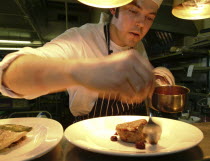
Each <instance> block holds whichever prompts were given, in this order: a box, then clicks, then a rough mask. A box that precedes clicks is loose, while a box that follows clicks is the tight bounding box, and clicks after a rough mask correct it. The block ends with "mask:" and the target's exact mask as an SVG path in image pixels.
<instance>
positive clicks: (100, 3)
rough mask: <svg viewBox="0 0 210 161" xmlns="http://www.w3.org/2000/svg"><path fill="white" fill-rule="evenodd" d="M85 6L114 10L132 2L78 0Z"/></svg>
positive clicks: (129, 0) (119, 0)
mask: <svg viewBox="0 0 210 161" xmlns="http://www.w3.org/2000/svg"><path fill="white" fill-rule="evenodd" d="M78 1H80V2H82V3H84V4H86V5H89V6H93V7H98V8H115V7H120V6H123V5H126V4H128V3H130V2H132V1H133V0H78Z"/></svg>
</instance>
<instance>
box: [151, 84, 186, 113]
mask: <svg viewBox="0 0 210 161" xmlns="http://www.w3.org/2000/svg"><path fill="white" fill-rule="evenodd" d="M189 92H190V90H189V89H188V88H186V87H184V86H179V85H172V86H158V87H156V88H155V90H154V93H153V96H152V100H151V103H152V105H151V108H153V109H154V110H156V111H161V112H166V113H178V112H182V111H183V110H184V109H185V105H186V102H187V95H188V93H189Z"/></svg>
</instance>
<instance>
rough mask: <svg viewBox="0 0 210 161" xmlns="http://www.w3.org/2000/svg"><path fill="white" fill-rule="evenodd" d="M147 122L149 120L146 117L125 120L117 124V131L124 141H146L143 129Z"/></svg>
mask: <svg viewBox="0 0 210 161" xmlns="http://www.w3.org/2000/svg"><path fill="white" fill-rule="evenodd" d="M146 124H147V120H145V119H140V120H135V121H131V122H125V123H122V124H118V125H117V126H116V131H117V134H118V135H119V137H120V139H121V140H122V141H125V142H131V143H136V142H144V141H145V135H144V134H143V132H142V130H143V128H144V125H146Z"/></svg>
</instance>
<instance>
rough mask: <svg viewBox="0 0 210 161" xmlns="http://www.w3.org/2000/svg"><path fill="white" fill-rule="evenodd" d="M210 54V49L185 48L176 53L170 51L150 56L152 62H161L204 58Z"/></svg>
mask: <svg viewBox="0 0 210 161" xmlns="http://www.w3.org/2000/svg"><path fill="white" fill-rule="evenodd" d="M206 56H210V50H206V49H205V50H204V49H183V50H182V51H178V52H176V53H168V54H167V55H164V56H159V57H154V58H150V62H151V63H152V64H160V63H164V62H169V61H176V60H183V59H187V60H189V59H194V58H203V57H206Z"/></svg>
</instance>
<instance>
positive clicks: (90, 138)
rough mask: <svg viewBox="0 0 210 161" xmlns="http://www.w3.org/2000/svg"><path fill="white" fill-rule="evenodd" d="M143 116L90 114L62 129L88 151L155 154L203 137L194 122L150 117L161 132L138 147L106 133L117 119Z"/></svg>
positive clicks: (185, 146)
mask: <svg viewBox="0 0 210 161" xmlns="http://www.w3.org/2000/svg"><path fill="white" fill-rule="evenodd" d="M138 119H146V120H148V117H147V116H110V117H100V118H93V119H88V120H84V121H80V122H77V123H75V124H72V125H70V126H69V127H68V128H67V129H66V130H65V132H64V136H65V137H66V139H67V140H68V141H69V142H71V143H72V144H74V145H76V146H78V147H80V148H82V149H85V150H88V151H92V152H97V153H102V154H109V155H119V156H156V155H165V154H169V153H175V152H179V151H183V150H186V149H189V148H191V147H193V146H196V145H197V144H198V143H200V141H201V140H202V139H203V133H202V132H201V131H200V130H199V129H198V128H197V127H195V126H193V125H190V124H188V123H185V122H181V121H177V120H172V119H166V118H158V117H154V118H153V120H154V121H155V122H157V123H158V124H159V125H160V126H161V127H162V135H161V138H160V140H159V142H158V144H157V145H150V144H146V149H144V150H141V149H137V148H136V147H135V144H133V143H125V142H123V141H120V140H118V141H117V142H113V141H111V140H110V137H111V136H112V135H114V134H115V127H116V125H117V124H119V123H124V122H128V121H133V120H138Z"/></svg>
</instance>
